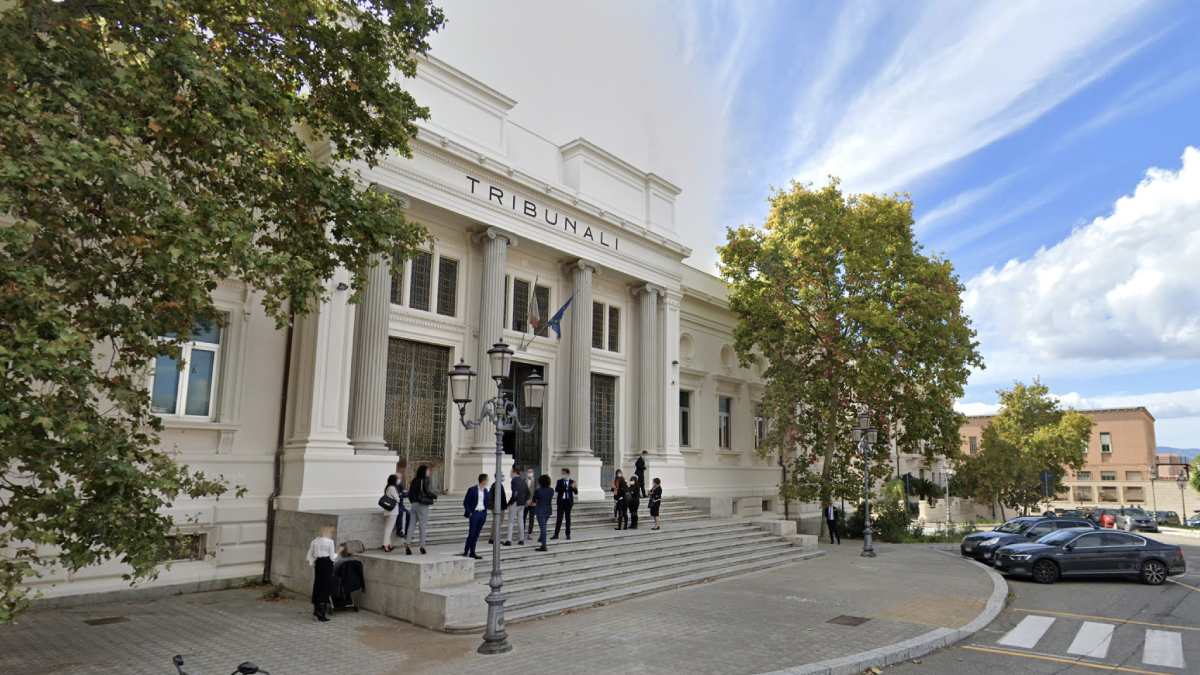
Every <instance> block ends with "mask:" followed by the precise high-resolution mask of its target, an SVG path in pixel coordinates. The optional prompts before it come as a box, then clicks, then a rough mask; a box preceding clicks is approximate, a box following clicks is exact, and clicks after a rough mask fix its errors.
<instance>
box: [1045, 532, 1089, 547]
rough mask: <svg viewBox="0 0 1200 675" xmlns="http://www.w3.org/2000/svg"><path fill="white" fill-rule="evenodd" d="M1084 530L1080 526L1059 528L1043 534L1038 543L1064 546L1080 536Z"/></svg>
mask: <svg viewBox="0 0 1200 675" xmlns="http://www.w3.org/2000/svg"><path fill="white" fill-rule="evenodd" d="M1082 531H1083V530H1082V529H1079V528H1075V529H1070V530H1057V531H1054V532H1051V533H1050V534H1047V535H1045V536H1043V537H1042V538H1041V539H1038V540H1037V543H1039V544H1046V545H1047V546H1062V545H1063V544H1065V543H1067V542H1068V541H1071V540H1072V539H1074V538H1075V537H1078V536H1079V533H1080V532H1082Z"/></svg>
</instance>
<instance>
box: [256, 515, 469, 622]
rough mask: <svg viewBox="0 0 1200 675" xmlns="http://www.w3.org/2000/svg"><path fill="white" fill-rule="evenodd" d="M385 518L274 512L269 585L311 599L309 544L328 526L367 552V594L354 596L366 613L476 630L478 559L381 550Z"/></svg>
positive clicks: (341, 538)
mask: <svg viewBox="0 0 1200 675" xmlns="http://www.w3.org/2000/svg"><path fill="white" fill-rule="evenodd" d="M383 524H384V514H383V513H382V512H381V511H379V510H377V509H361V510H351V511H330V512H325V513H323V512H309V511H286V510H279V511H276V512H275V544H274V546H273V547H272V549H271V551H272V555H271V582H272V583H275V584H279V585H281V586H283V587H284V588H286V589H288V590H289V591H293V592H295V593H299V594H302V595H304V596H308V595H309V594H310V593H311V592H312V568H311V567H310V566H309V564H308V560H307V555H308V545H309V543H310V542H312V540H313V537H315V536H317V534H318V533H319V532H320V531H321V528H322V527H324V526H327V525H329V526H333V527H334V528H335V529H336V531H337V534H336V536H335V540H336V541H337V542H338V543H341V542H345V541H349V540H353V539H357V540H359V541H361V542H363V544H364V545H365V546H366V548H367V551H366V552H365V553H363V554H361V555H358V556H355V558H356V559H358V560H361V561H362V563H363V577H364V578H365V580H366V584H367V590H366V592H365V593H362V594H360V595H358V596H356V600H357V603H358V605H359V606H360V607H362V608H363V609H366V610H369V611H372V612H378V613H379V614H383V615H386V616H390V617H393V618H396V619H403V620H404V621H409V622H411V623H415V624H417V625H419V626H425V627H426V628H432V629H434V630H445V631H457V630H473V629H477V628H479V627H481V626H482V625H483V624H484V622H485V620H486V618H487V605H486V604H485V603H484V597H486V596H487V592H488V588H487V586H485V585H484V584H481V583H479V582H477V581H475V560H473V559H469V558H459V557H448V556H445V555H442V554H433V555H421V556H403V557H399V556H396V555H394V554H393V555H388V554H384V553H382V552H381V551H379V548H380V547H381V546H382V545H383Z"/></svg>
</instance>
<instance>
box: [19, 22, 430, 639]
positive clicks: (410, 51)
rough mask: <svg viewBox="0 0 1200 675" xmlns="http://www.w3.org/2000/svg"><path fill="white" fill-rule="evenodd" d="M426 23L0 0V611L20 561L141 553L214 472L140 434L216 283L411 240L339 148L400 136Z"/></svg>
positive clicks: (313, 299) (293, 276)
mask: <svg viewBox="0 0 1200 675" xmlns="http://www.w3.org/2000/svg"><path fill="white" fill-rule="evenodd" d="M442 23H443V17H442V13H441V11H440V10H439V9H437V8H435V7H433V6H431V5H430V4H429V2H427V1H426V0H314V1H307V2H306V1H304V0H276V1H272V2H266V1H264V0H247V1H245V2H238V3H212V2H201V1H198V0H155V1H149V0H141V1H139V0H124V1H117V2H78V1H76V0H64V1H62V2H51V1H49V0H24V1H18V2H9V3H4V4H3V9H2V10H0V44H3V45H4V48H3V50H0V214H3V216H2V217H3V225H0V551H6V552H7V554H6V555H4V556H3V557H2V558H0V594H2V597H0V620H4V619H10V618H11V617H12V616H13V615H14V613H15V612H17V611H19V609H20V608H21V607H22V606H23V604H24V602H25V598H24V595H23V591H22V590H21V587H20V580H21V579H22V578H24V577H26V576H27V575H29V574H30V573H31V572H33V571H35V569H36V568H37V567H38V566H39V563H42V562H50V561H54V562H56V563H57V564H59V565H61V566H62V567H64V568H66V569H69V570H77V569H80V568H82V567H84V566H87V565H91V564H94V563H97V562H101V561H104V560H109V559H114V558H115V559H121V560H123V561H124V562H125V563H127V564H128V565H129V566H130V567H131V573H130V575H129V577H130V578H131V579H139V578H145V577H147V576H153V575H154V574H155V573H156V570H157V569H158V566H159V564H160V562H161V561H163V560H165V559H168V558H170V557H171V551H170V550H169V544H168V540H167V539H166V535H167V534H168V533H170V532H171V530H172V528H173V527H174V524H173V523H172V521H171V519H170V518H169V517H168V516H166V515H164V510H165V509H166V508H167V507H169V506H171V504H172V503H173V501H174V500H176V499H177V498H180V497H184V496H186V497H193V498H195V497H203V496H212V495H219V494H222V493H223V492H224V491H225V490H226V489H227V486H226V485H225V483H224V481H223V480H219V479H215V478H213V477H208V476H205V475H203V474H201V473H196V472H192V471H190V470H189V469H188V468H186V467H184V466H181V465H179V464H177V463H176V462H174V461H173V460H172V459H171V458H170V457H169V456H167V455H166V454H164V453H163V452H162V451H161V450H160V449H159V447H158V445H157V432H158V431H159V430H160V429H161V424H160V422H159V420H158V418H157V417H155V416H154V415H152V414H151V413H150V410H149V393H148V391H147V386H146V385H147V382H146V367H147V365H148V364H149V363H150V362H151V361H152V360H153V359H154V358H155V357H156V356H157V355H160V354H166V355H172V356H175V357H178V356H179V353H180V350H179V346H180V344H181V342H182V341H183V340H185V339H186V337H187V335H188V334H189V332H190V331H192V330H193V326H195V325H196V322H198V321H207V322H213V321H215V322H220V321H221V319H222V317H221V316H220V315H219V313H218V312H217V311H216V309H215V308H214V306H213V303H212V301H211V299H210V293H211V292H212V291H213V289H214V288H216V286H217V284H218V282H220V281H222V280H226V279H237V280H241V281H243V282H245V283H246V284H247V285H248V286H250V287H251V288H253V289H255V290H256V291H257V293H258V296H259V297H260V298H261V300H262V302H263V304H264V306H265V307H266V309H267V311H268V312H269V313H270V314H271V315H272V316H273V317H274V318H275V319H276V320H277V321H278V322H279V324H280V326H283V325H284V324H286V323H287V321H289V315H290V314H292V313H297V312H305V311H307V310H309V309H311V308H312V307H314V306H315V303H317V302H318V301H319V300H320V299H321V298H322V297H324V296H325V294H326V292H327V288H326V287H327V286H328V285H329V284H328V283H327V280H328V279H329V278H330V277H331V276H332V274H333V273H334V271H335V270H336V269H338V268H339V267H344V268H346V269H348V270H349V271H350V272H351V273H352V275H353V279H354V284H355V286H356V288H357V287H361V285H362V283H363V282H364V280H365V274H366V271H367V269H368V267H369V265H371V264H373V263H372V261H374V260H377V259H378V257H377V256H379V255H380V254H381V253H384V252H395V253H396V254H397V255H399V256H405V255H409V254H411V252H412V251H413V250H414V249H415V247H416V246H418V245H419V244H420V243H421V242H422V241H423V240H424V238H425V236H426V235H425V232H424V230H423V229H422V228H420V227H419V226H417V225H415V224H413V223H410V222H407V221H405V219H404V217H403V215H402V213H401V211H400V208H399V205H398V203H397V202H396V201H395V200H393V199H391V198H389V197H388V196H387V195H385V194H382V193H380V192H378V191H374V190H371V189H370V188H369V187H368V186H366V185H364V184H363V183H362V182H361V181H360V180H358V178H357V174H356V172H355V171H354V170H353V167H354V166H358V165H368V166H370V165H374V164H376V163H377V162H379V161H380V159H381V158H383V157H384V156H386V155H389V154H394V153H399V154H402V155H407V154H409V153H410V148H409V143H410V140H411V139H412V138H413V136H414V134H415V133H416V127H415V126H414V120H416V119H419V118H424V117H426V116H427V111H426V109H424V108H422V107H420V106H419V105H418V104H417V102H416V101H415V100H414V99H413V97H412V96H411V95H409V94H408V93H407V92H406V91H405V90H404V88H403V86H402V85H403V78H404V77H405V76H407V77H412V76H413V75H415V72H416V64H417V62H416V57H417V56H418V55H419V54H421V53H424V52H425V51H427V49H428V45H427V42H426V38H427V37H428V36H429V34H430V33H431V32H432V31H435V30H437V29H438V28H440V26H441V25H442ZM317 148H319V150H315V149H317ZM160 336H172V337H166V338H163V337H160Z"/></svg>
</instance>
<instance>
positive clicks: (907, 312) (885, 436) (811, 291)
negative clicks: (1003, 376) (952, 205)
mask: <svg viewBox="0 0 1200 675" xmlns="http://www.w3.org/2000/svg"><path fill="white" fill-rule="evenodd" d="M770 205H771V208H770V213H769V215H768V216H767V220H766V223H765V224H764V225H763V227H761V228H759V227H754V226H742V227H738V228H732V229H730V230H729V231H728V235H727V237H728V238H727V242H726V243H725V245H724V246H722V247H721V248H720V269H721V273H722V274H723V275H724V277H725V279H726V281H727V282H728V283H729V306H730V308H731V309H732V310H733V311H734V313H736V314H737V316H738V319H739V321H738V325H737V326H736V328H735V329H734V339H735V343H736V344H735V346H736V348H737V352H738V354H739V357H740V358H741V360H742V361H743V362H750V361H755V360H759V359H761V360H762V361H764V362H765V365H766V367H765V370H764V379H765V380H766V387H765V392H764V396H763V405H764V411H765V413H766V414H767V416H768V417H769V418H771V419H772V421H773V423H772V425H770V429H769V431H768V434H767V438H766V442H765V443H764V444H763V445H762V447H761V448H760V450H759V452H760V453H761V454H763V455H764V456H765V455H767V454H769V453H772V452H776V453H778V455H777V456H778V457H779V458H780V461H782V462H784V463H785V464H786V465H787V466H786V469H787V470H786V475H787V478H786V481H784V484H781V486H780V493H781V494H784V493H785V491H786V493H787V494H790V495H794V497H795V498H797V499H802V500H820V501H821V503H822V504H827V503H830V502H832V501H834V500H836V499H838V498H848V499H854V498H855V497H856V496H857V495H859V494H861V490H862V479H863V475H862V473H863V472H862V462H861V459H860V457H859V454H858V450H857V446H856V444H855V443H854V442H853V440H852V439H851V430H852V428H853V426H854V421H855V414H856V412H857V410H856V409H857V408H858V407H860V406H862V407H865V408H867V409H869V410H870V411H871V415H872V420H873V423H874V425H875V426H876V427H877V428H879V429H880V443H878V444H877V445H876V446H875V448H874V451H873V454H872V456H871V458H870V459H871V467H872V471H871V474H872V476H873V477H875V478H884V477H886V476H887V475H888V474H889V473H890V472H891V468H890V465H889V464H888V460H889V455H890V447H889V445H888V441H889V439H890V440H891V441H894V442H895V443H896V444H897V446H898V447H899V450H900V451H902V452H912V453H920V454H923V455H925V456H926V457H927V458H930V459H932V458H933V457H935V456H938V455H948V454H952V453H954V452H955V451H956V450H957V448H958V444H959V440H958V429H959V424H960V421H961V416H960V415H959V414H957V413H956V412H955V411H954V408H953V402H954V400H955V399H956V398H958V397H959V396H961V395H962V391H963V386H964V384H965V383H966V379H967V375H968V374H969V372H970V368H971V366H982V360H981V358H980V356H979V354H978V352H977V351H976V343H975V341H974V335H975V334H974V332H973V331H972V329H971V327H970V323H969V321H968V320H967V318H966V317H965V316H964V315H963V313H962V300H961V292H962V285H961V284H960V283H959V282H958V279H957V277H956V276H955V275H954V271H953V268H952V267H951V265H950V263H949V262H947V261H945V260H942V259H939V258H936V257H929V256H926V255H924V254H923V252H922V250H921V247H920V246H919V245H918V244H917V243H916V242H915V240H914V239H913V232H912V223H913V221H912V203H911V202H910V201H909V200H907V199H904V198H899V197H895V196H879V195H849V196H848V195H845V194H843V193H842V191H841V189H840V187H839V185H838V182H837V181H836V180H831V181H830V183H829V184H828V185H827V186H825V187H823V188H820V189H814V188H812V187H810V186H807V185H801V184H798V183H793V184H792V186H791V188H790V189H788V190H780V191H777V192H775V193H774V194H772V196H771V199H770Z"/></svg>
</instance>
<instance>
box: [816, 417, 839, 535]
mask: <svg viewBox="0 0 1200 675" xmlns="http://www.w3.org/2000/svg"><path fill="white" fill-rule="evenodd" d="M835 420H837V410H836V409H834V408H832V407H831V408H830V410H829V419H828V421H827V424H826V426H825V455H824V458H823V461H822V462H821V501H822V502H824V501H825V500H827V499H828V500H832V491H831V490H830V489H829V476H830V474H831V473H833V453H834V451H835V450H836V449H837V437H836V436H835V434H834V430H835V429H836V428H837V424H836V423H835ZM819 520H820V521H821V526H820V530H819V531H818V534H817V538H818V539H820V538H821V537H822V536H824V535H825V534H827V533H828V532H827V527H826V524H825V517H824V514H822V517H821V518H820V519H819Z"/></svg>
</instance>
